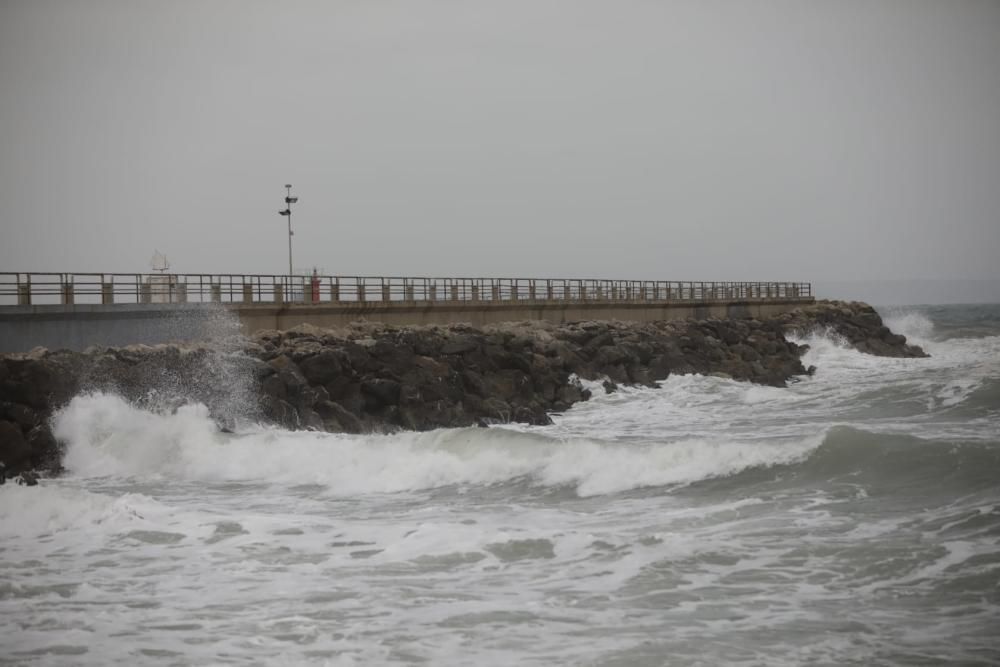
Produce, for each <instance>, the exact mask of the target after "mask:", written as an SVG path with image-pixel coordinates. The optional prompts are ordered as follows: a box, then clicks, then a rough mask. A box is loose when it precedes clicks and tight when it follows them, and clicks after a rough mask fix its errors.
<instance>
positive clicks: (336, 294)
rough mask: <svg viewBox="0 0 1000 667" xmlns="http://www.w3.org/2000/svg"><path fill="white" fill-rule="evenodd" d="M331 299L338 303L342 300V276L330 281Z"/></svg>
mask: <svg viewBox="0 0 1000 667" xmlns="http://www.w3.org/2000/svg"><path fill="white" fill-rule="evenodd" d="M330 301H333V302H334V303H337V302H339V301H340V278H334V280H333V282H332V283H330Z"/></svg>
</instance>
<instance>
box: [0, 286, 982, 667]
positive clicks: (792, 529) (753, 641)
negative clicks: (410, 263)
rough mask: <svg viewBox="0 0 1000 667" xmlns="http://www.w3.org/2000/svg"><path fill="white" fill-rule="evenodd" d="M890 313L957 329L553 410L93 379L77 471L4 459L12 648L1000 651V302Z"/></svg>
mask: <svg viewBox="0 0 1000 667" xmlns="http://www.w3.org/2000/svg"><path fill="white" fill-rule="evenodd" d="M883 315H884V316H887V319H888V323H889V324H890V326H892V328H893V329H894V330H896V331H901V332H902V333H905V334H907V335H908V336H910V337H911V338H913V339H915V340H916V342H918V343H920V344H922V345H924V346H925V348H926V349H927V350H928V351H929V352H930V353H931V354H932V355H933V356H932V357H931V358H929V359H905V360H900V359H882V358H876V357H871V356H866V355H862V354H860V353H857V352H855V351H852V350H849V349H846V348H845V347H843V346H842V345H841V344H839V343H838V342H837V341H836V340H834V339H831V338H828V337H815V338H812V339H811V340H809V341H806V342H808V343H809V344H810V345H811V346H812V347H811V350H810V351H809V352H808V354H807V358H806V359H805V363H806V364H807V365H808V364H815V365H816V366H817V367H818V371H817V372H816V374H815V376H813V377H810V378H805V379H803V380H802V381H800V382H798V383H795V384H793V385H792V386H790V387H789V388H787V389H777V388H771V387H759V386H754V385H750V384H743V383H737V382H733V381H730V380H726V379H722V378H715V377H702V376H680V377H672V378H670V379H668V380H667V381H665V382H664V383H663V386H662V387H661V388H660V389H655V390H653V389H627V388H626V389H622V390H621V391H619V392H617V393H615V394H611V395H597V396H596V397H595V398H594V399H593V400H591V401H589V402H587V403H584V404H580V405H578V406H575V407H574V408H573V409H572V410H570V411H569V412H568V413H566V414H564V415H561V416H557V417H556V418H555V424H554V425H553V426H549V427H542V428H537V427H517V426H511V427H507V428H491V429H453V430H441V431H435V432H431V433H422V434H416V433H401V434H397V435H389V436H349V435H326V434H317V433H303V432H296V433H293V432H285V431H281V430H274V429H264V428H259V427H249V426H246V427H244V428H243V429H242V430H241V431H239V432H237V433H236V434H234V435H226V434H221V433H219V432H218V431H217V429H216V426H215V424H214V423H213V421H212V420H211V419H210V418H209V416H208V414H207V412H206V411H205V409H204V408H201V407H199V406H189V407H186V408H182V409H181V410H179V411H177V412H176V413H175V414H154V413H150V412H143V411H140V410H137V409H135V408H133V407H131V406H129V405H127V404H126V403H124V402H123V401H121V400H120V399H118V398H117V397H115V396H110V395H86V396H80V397H78V398H77V399H75V400H74V401H73V403H72V404H71V405H70V406H69V407H68V408H67V409H66V410H65V411H64V412H63V413H62V414H61V415H59V417H58V419H57V423H56V426H57V429H58V432H59V434H60V436H61V437H63V438H65V439H66V440H67V441H68V442H69V443H70V445H69V450H68V453H67V457H66V465H67V467H68V469H69V473H68V474H67V475H66V476H65V477H63V478H60V479H56V480H44V481H43V483H42V484H41V486H39V487H34V488H25V487H17V486H12V485H10V484H8V485H6V486H3V487H0V664H25V665H135V664H142V665H191V664H194V665H231V664H232V665H300V664H301V665H326V664H329V665H379V664H431V665H512V664H525V665H531V664H534V665H665V664H670V665H687V664H690V665H718V664H753V665H781V664H788V665H799V664H804V663H815V664H859V665H860V664H863V665H871V664H942V663H961V664H1000V306H974V307H957V306H951V307H933V308H930V307H928V308H909V309H899V310H896V311H890V312H884V313H883ZM595 393H598V394H599V393H600V392H599V391H598V392H595Z"/></svg>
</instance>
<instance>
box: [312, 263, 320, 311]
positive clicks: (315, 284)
mask: <svg viewBox="0 0 1000 667" xmlns="http://www.w3.org/2000/svg"><path fill="white" fill-rule="evenodd" d="M310 286H311V287H312V290H311V295H312V296H311V300H312V303H319V276H318V275H317V274H316V269H313V274H312V280H311V281H310Z"/></svg>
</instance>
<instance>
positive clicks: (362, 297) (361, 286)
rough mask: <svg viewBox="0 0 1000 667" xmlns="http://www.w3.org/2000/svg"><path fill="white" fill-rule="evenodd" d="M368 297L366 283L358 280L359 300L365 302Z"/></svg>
mask: <svg viewBox="0 0 1000 667" xmlns="http://www.w3.org/2000/svg"><path fill="white" fill-rule="evenodd" d="M366 298H367V295H366V294H365V284H364V283H363V282H361V281H360V280H359V281H358V301H360V302H362V303H364V302H365V299H366Z"/></svg>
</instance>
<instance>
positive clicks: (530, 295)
mask: <svg viewBox="0 0 1000 667" xmlns="http://www.w3.org/2000/svg"><path fill="white" fill-rule="evenodd" d="M528 298H529V299H531V300H532V301H534V300H535V281H534V280H532V281H531V282H530V283H528Z"/></svg>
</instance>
